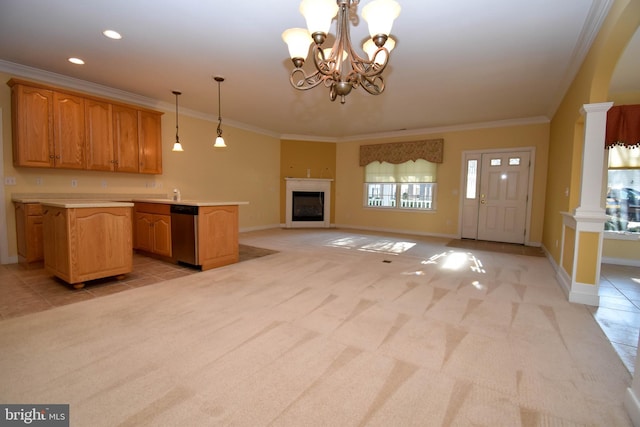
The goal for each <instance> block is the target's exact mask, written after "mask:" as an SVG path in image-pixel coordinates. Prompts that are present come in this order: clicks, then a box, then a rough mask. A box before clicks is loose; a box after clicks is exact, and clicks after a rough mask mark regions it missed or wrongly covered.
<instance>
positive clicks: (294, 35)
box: [282, 28, 313, 67]
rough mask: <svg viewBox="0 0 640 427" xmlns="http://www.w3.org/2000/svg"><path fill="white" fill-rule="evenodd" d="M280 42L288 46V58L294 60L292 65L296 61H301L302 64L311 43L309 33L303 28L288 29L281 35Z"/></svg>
mask: <svg viewBox="0 0 640 427" xmlns="http://www.w3.org/2000/svg"><path fill="white" fill-rule="evenodd" d="M282 40H284V42H285V43H286V44H287V46H289V56H290V57H291V59H292V60H294V63H295V60H296V59H301V60H302V63H304V60H305V59H307V55H308V54H309V46H310V45H311V42H312V41H313V40H311V35H310V34H309V31H307V30H306V29H304V28H289V29H288V30H286V31H285V32H284V33H282ZM296 66H297V65H296ZM301 66H302V65H300V67H301Z"/></svg>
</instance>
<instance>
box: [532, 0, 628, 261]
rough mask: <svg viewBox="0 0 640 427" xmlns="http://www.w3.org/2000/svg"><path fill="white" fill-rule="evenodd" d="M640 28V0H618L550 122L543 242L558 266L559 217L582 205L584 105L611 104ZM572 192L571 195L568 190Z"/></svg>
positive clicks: (560, 224) (560, 226)
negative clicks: (624, 57) (618, 68)
mask: <svg viewBox="0 0 640 427" xmlns="http://www.w3.org/2000/svg"><path fill="white" fill-rule="evenodd" d="M639 25H640V0H616V1H615V2H614V3H613V5H612V7H611V10H610V12H609V14H608V16H607V18H606V19H605V21H604V23H603V26H602V29H601V30H600V32H599V34H598V36H597V37H596V39H595V41H594V43H593V46H592V47H591V49H590V51H589V53H588V54H587V57H586V58H585V61H584V63H583V65H582V67H581V68H580V70H579V72H578V74H577V76H576V78H575V79H574V81H573V83H572V84H571V86H570V88H569V90H568V91H567V93H566V94H565V96H564V98H563V99H562V102H561V104H560V107H559V108H558V110H557V111H556V113H555V115H554V117H553V119H552V121H551V130H550V141H549V168H548V175H547V189H546V199H545V200H546V203H545V211H544V232H543V238H542V243H543V245H544V247H545V248H546V249H547V250H548V251H549V253H550V254H551V256H552V257H553V258H554V259H555V260H556V262H559V259H560V248H559V247H558V246H557V245H556V242H557V241H559V239H560V237H561V234H562V217H561V214H560V212H568V211H571V210H572V209H574V208H575V207H577V205H578V204H579V194H580V185H581V183H580V179H579V177H580V175H581V173H582V166H581V161H582V156H581V153H582V141H583V135H582V134H581V132H582V129H583V127H582V124H581V123H582V116H581V115H580V108H581V107H582V106H583V105H584V104H589V103H598V102H607V101H608V89H609V81H610V80H611V75H612V74H613V70H614V69H615V65H616V63H617V61H618V58H619V57H620V55H621V54H622V52H623V50H624V48H625V47H626V44H627V43H628V41H629V40H630V39H631V37H632V36H633V34H634V33H635V31H636V29H637V28H638V26H639ZM566 188H569V196H567V195H566V194H565V189H566Z"/></svg>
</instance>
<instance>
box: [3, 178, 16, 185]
mask: <svg viewBox="0 0 640 427" xmlns="http://www.w3.org/2000/svg"><path fill="white" fill-rule="evenodd" d="M4 185H16V177H15V176H5V177H4Z"/></svg>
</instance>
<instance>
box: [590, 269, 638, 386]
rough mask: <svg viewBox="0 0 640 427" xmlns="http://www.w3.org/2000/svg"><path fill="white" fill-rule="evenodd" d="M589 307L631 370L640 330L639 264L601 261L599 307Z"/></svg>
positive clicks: (630, 370) (632, 369) (632, 370)
mask: <svg viewBox="0 0 640 427" xmlns="http://www.w3.org/2000/svg"><path fill="white" fill-rule="evenodd" d="M590 310H591V312H592V313H593V316H594V318H595V319H596V321H597V322H598V324H599V325H600V327H601V328H602V330H603V331H604V333H605V335H606V336H607V337H608V338H609V341H611V344H612V345H613V347H614V348H615V349H616V352H617V353H618V355H620V358H621V359H622V361H623V362H624V364H625V366H626V367H627V369H628V370H629V372H631V374H633V372H634V365H635V360H636V354H637V352H638V333H639V332H640V267H631V266H623V265H613V264H602V266H601V268H600V307H593V308H591V309H590Z"/></svg>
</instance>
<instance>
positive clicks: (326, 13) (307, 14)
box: [300, 0, 338, 36]
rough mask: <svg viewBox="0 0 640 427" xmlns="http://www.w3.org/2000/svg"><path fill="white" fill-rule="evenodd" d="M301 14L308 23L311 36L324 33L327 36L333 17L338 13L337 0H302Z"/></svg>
mask: <svg viewBox="0 0 640 427" xmlns="http://www.w3.org/2000/svg"><path fill="white" fill-rule="evenodd" d="M300 13H302V16H304V18H305V20H306V21H307V28H308V29H309V34H314V33H322V34H324V35H325V36H326V35H327V34H328V33H329V28H331V21H332V20H333V17H334V16H336V13H338V4H337V3H336V1H335V0H302V3H300Z"/></svg>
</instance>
